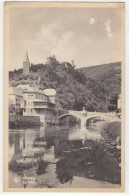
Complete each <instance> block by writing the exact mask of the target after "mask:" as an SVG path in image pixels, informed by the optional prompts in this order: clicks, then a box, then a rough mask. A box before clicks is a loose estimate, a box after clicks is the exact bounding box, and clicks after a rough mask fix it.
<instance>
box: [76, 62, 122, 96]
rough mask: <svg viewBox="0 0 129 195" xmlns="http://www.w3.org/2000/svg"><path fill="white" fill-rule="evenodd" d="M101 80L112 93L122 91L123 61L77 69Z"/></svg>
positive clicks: (108, 91)
mask: <svg viewBox="0 0 129 195" xmlns="http://www.w3.org/2000/svg"><path fill="white" fill-rule="evenodd" d="M77 70H78V71H79V72H82V73H84V74H85V76H86V77H89V78H92V79H94V80H96V81H97V82H99V83H100V84H101V85H102V86H103V87H104V88H105V89H106V91H107V93H111V94H120V93H121V62H115V63H109V64H103V65H98V66H92V67H85V68H79V69H77Z"/></svg>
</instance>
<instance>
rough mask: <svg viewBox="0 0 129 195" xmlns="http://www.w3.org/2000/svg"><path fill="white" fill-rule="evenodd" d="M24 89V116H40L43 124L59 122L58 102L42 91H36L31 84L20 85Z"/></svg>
mask: <svg viewBox="0 0 129 195" xmlns="http://www.w3.org/2000/svg"><path fill="white" fill-rule="evenodd" d="M18 87H20V88H22V91H23V100H24V105H23V116H40V122H42V123H43V124H54V123H57V113H56V104H55V101H52V100H54V97H53V96H52V98H53V99H52V100H51V99H50V98H49V96H48V95H46V94H45V93H44V92H42V91H36V90H35V89H34V88H31V87H30V86H28V85H27V86H25V85H24V86H21V85H20V86H18Z"/></svg>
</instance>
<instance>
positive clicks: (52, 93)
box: [42, 89, 56, 96]
mask: <svg viewBox="0 0 129 195" xmlns="http://www.w3.org/2000/svg"><path fill="white" fill-rule="evenodd" d="M42 92H43V93H44V94H45V95H47V96H55V95H56V90H55V89H44V90H43V91H42Z"/></svg>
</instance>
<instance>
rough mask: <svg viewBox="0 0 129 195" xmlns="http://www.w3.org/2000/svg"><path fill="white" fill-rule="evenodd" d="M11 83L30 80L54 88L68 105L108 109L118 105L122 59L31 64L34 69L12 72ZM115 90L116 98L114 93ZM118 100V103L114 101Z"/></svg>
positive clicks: (42, 87)
mask: <svg viewBox="0 0 129 195" xmlns="http://www.w3.org/2000/svg"><path fill="white" fill-rule="evenodd" d="M9 83H10V85H12V86H17V85H18V84H30V85H31V86H34V87H37V88H39V89H41V90H43V89H45V88H54V89H56V91H57V96H56V100H57V102H58V104H60V105H61V106H62V107H63V108H64V109H74V110H82V108H83V107H86V110H87V111H102V112H105V111H108V107H109V105H110V104H112V103H111V102H113V104H115V106H114V105H113V106H112V105H110V107H111V108H113V109H116V100H117V96H118V95H119V93H120V88H121V63H120V62H118V63H112V64H105V65H100V66H94V67H87V68H81V69H75V67H74V66H73V65H72V64H70V63H68V62H67V63H59V62H58V61H56V62H54V63H53V64H52V63H51V64H37V65H31V68H30V73H29V74H27V75H24V74H23V70H22V69H19V70H14V71H10V72H9ZM114 94H115V98H114V97H113V98H112V96H113V95H114ZM114 102H115V103H114Z"/></svg>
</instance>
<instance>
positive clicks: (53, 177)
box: [9, 125, 121, 188]
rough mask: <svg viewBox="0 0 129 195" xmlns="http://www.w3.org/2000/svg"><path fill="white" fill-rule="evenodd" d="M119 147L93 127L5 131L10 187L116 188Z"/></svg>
mask: <svg viewBox="0 0 129 195" xmlns="http://www.w3.org/2000/svg"><path fill="white" fill-rule="evenodd" d="M120 178H121V168H120V149H119V147H117V144H116V142H115V141H113V140H110V138H107V137H104V136H103V134H102V132H101V130H100V129H99V128H97V127H94V128H86V127H83V128H82V127H80V126H79V125H72V126H70V125H61V126H47V127H40V128H39V129H36V128H35V129H18V130H10V131H9V187H10V188H120V183H121V181H120V180H121V179H120Z"/></svg>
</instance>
